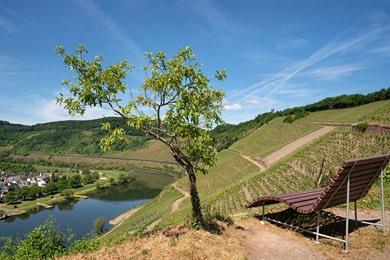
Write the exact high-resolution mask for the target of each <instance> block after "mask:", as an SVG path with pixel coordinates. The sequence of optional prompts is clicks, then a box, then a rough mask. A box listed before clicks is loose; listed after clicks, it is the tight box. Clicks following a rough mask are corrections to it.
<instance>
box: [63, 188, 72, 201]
mask: <svg viewBox="0 0 390 260" xmlns="http://www.w3.org/2000/svg"><path fill="white" fill-rule="evenodd" d="M73 194H74V191H73V190H72V189H65V190H63V191H62V192H61V195H62V196H64V197H65V198H66V199H68V200H69V199H71V198H72V197H73Z"/></svg>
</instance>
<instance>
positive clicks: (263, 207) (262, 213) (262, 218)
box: [261, 203, 265, 221]
mask: <svg viewBox="0 0 390 260" xmlns="http://www.w3.org/2000/svg"><path fill="white" fill-rule="evenodd" d="M264 214H265V206H264V203H263V205H261V221H264V220H265V219H264Z"/></svg>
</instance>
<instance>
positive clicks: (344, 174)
mask: <svg viewBox="0 0 390 260" xmlns="http://www.w3.org/2000/svg"><path fill="white" fill-rule="evenodd" d="M389 159H390V154H385V155H380V156H372V157H366V158H361V159H356V160H349V161H345V162H344V163H343V165H342V167H341V168H340V170H339V171H338V173H337V174H336V175H335V176H334V177H333V178H332V179H331V180H330V182H329V184H328V185H327V186H326V187H325V190H324V191H323V192H322V194H321V196H320V198H319V199H318V200H317V201H316V203H315V205H314V207H315V209H316V210H320V209H325V208H329V207H332V206H336V205H339V204H344V203H346V198H347V183H348V175H349V178H350V188H349V201H350V202H353V201H356V200H359V199H361V198H363V197H364V196H366V194H367V192H368V191H369V190H370V188H371V186H372V184H373V183H374V181H375V180H376V179H377V178H378V177H379V175H380V174H381V171H382V170H383V169H384V168H385V167H386V165H387V164H388V162H389Z"/></svg>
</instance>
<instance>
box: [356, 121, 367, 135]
mask: <svg viewBox="0 0 390 260" xmlns="http://www.w3.org/2000/svg"><path fill="white" fill-rule="evenodd" d="M367 128H368V123H367V122H359V123H357V124H356V130H357V131H358V132H361V133H364V132H365V131H366V130H367Z"/></svg>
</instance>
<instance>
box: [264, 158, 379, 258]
mask: <svg viewBox="0 0 390 260" xmlns="http://www.w3.org/2000/svg"><path fill="white" fill-rule="evenodd" d="M355 164H356V163H355ZM355 164H354V165H353V166H352V167H351V169H350V170H349V172H348V174H346V176H345V177H344V179H343V181H342V182H341V183H340V184H339V186H338V187H337V189H336V190H335V191H334V192H333V194H332V195H331V196H330V197H329V199H328V201H327V203H326V204H325V205H324V206H323V207H322V208H321V209H319V210H317V211H316V213H317V223H316V231H315V232H314V231H310V230H307V229H304V228H300V227H298V226H294V225H292V224H289V223H285V222H281V221H278V220H275V219H271V218H269V217H266V216H265V203H263V204H262V207H261V218H262V220H268V221H270V222H274V223H277V224H281V225H283V226H287V227H290V228H294V229H296V230H300V231H303V232H306V233H310V234H313V235H315V236H316V243H319V237H325V238H329V239H333V240H336V241H339V242H342V243H344V246H345V247H344V248H345V252H346V253H348V250H349V242H348V239H349V236H348V235H349V203H350V200H349V198H350V196H349V194H350V173H351V172H352V170H353V168H354V167H355ZM384 164H385V163H384ZM385 166H386V165H383V166H382V167H381V169H382V170H380V171H381V173H380V187H381V194H380V197H381V224H379V223H372V222H368V221H360V223H363V224H366V225H373V226H377V227H381V228H382V229H383V233H385V232H386V227H385V203H384V200H385V198H384V188H383V182H384V181H383V179H384V176H385V169H384V167H385ZM376 178H377V175H376V174H375V175H374V177H373V178H372V180H371V182H370V185H367V188H366V189H368V188H369V187H370V186H371V184H372V183H373V182H374V181H375V179H376ZM345 182H347V194H346V200H345V204H346V209H345V215H346V218H345V237H344V239H340V238H337V237H332V236H329V235H325V234H322V233H320V217H321V216H320V213H321V210H323V209H325V208H326V207H327V206H328V203H329V202H330V201H331V200H332V198H333V196H334V195H335V194H336V193H337V191H338V190H339V189H340V188H341V187H342V185H343V184H344V183H345ZM366 191H367V190H365V191H364V192H363V193H362V194H364V193H365V192H366ZM356 202H357V200H355V201H354V211H355V226H357V224H358V219H357V205H356Z"/></svg>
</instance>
